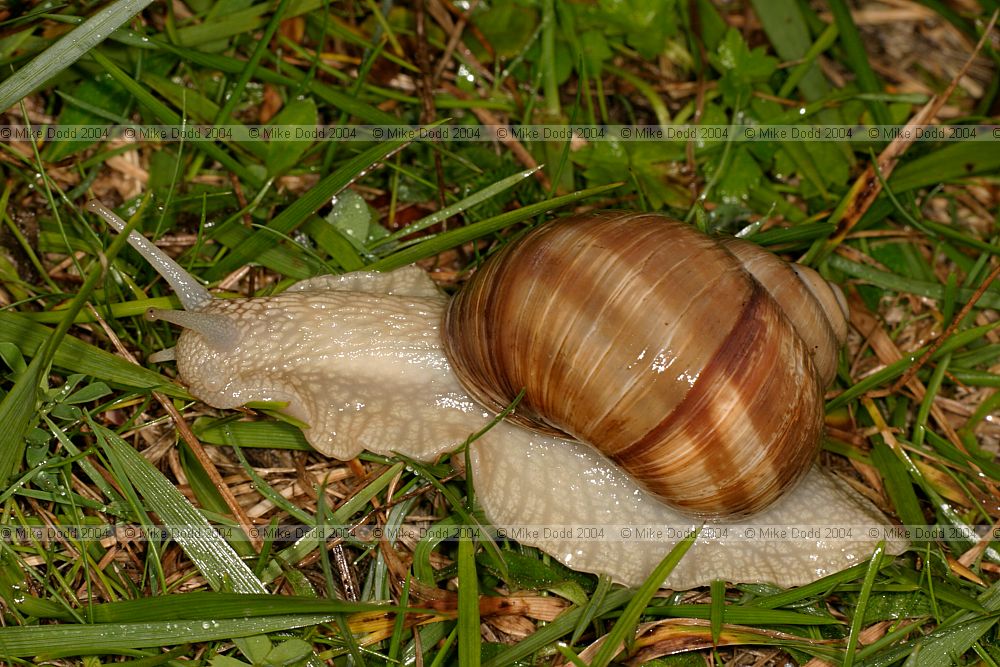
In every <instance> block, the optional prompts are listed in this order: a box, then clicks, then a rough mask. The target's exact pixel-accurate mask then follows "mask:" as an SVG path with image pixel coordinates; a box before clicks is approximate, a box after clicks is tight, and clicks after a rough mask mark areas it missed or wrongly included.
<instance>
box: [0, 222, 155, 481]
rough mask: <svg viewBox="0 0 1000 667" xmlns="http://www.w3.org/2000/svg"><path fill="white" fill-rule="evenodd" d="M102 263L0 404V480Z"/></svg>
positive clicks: (111, 250) (8, 471)
mask: <svg viewBox="0 0 1000 667" xmlns="http://www.w3.org/2000/svg"><path fill="white" fill-rule="evenodd" d="M137 220H138V217H137V218H136V219H135V220H133V221H132V222H131V223H130V224H129V225H127V226H126V227H125V230H124V233H123V234H122V235H121V236H119V237H118V238H116V239H115V240H114V241H112V243H111V245H110V246H109V247H108V251H107V253H106V258H107V261H108V262H110V261H111V260H112V259H114V257H115V256H116V255H117V254H118V252H119V251H121V249H122V248H123V247H124V246H125V239H126V237H127V236H128V234H129V233H130V232H131V231H132V229H133V228H134V226H135V223H136V221H137ZM103 266H104V265H103V264H102V263H101V262H94V263H93V264H92V265H91V266H90V268H89V269H88V272H87V278H86V279H85V280H84V282H83V285H82V286H81V287H80V291H79V292H77V294H76V296H75V297H73V301H72V302H70V305H69V307H68V308H66V311H65V314H64V316H63V319H62V321H61V322H59V325H58V326H57V327H56V328H55V330H54V331H53V332H52V334H51V335H50V336H49V337H48V339H47V340H46V341H45V344H44V346H42V347H41V348H40V351H39V353H38V354H37V356H35V358H34V359H32V360H31V364H29V365H28V368H27V370H26V371H25V372H24V373H23V374H22V375H21V377H19V378H18V380H17V382H16V383H15V384H14V387H13V389H11V390H10V393H8V394H7V395H6V396H5V397H4V399H3V402H2V403H0V480H4V481H6V480H9V479H10V476H11V475H13V474H14V472H15V471H16V470H17V467H18V464H19V463H20V462H21V457H22V456H23V454H24V448H25V445H26V444H27V442H26V440H25V438H24V436H25V434H26V433H27V431H28V428H29V427H30V426H31V424H32V422H33V421H34V420H35V419H37V415H36V413H35V411H36V409H37V408H38V402H39V388H40V387H41V384H42V380H43V378H44V377H45V376H46V375H47V374H48V370H49V365H50V364H51V363H52V359H53V357H54V356H55V354H56V352H57V351H58V350H59V347H60V344H61V343H62V341H63V338H64V337H65V336H66V333H67V332H68V331H69V329H70V327H71V326H72V325H73V320H74V319H75V317H76V315H77V313H79V312H80V310H81V309H82V308H83V306H84V304H85V303H87V299H89V298H90V294H91V292H93V291H94V288H95V287H96V286H97V283H98V281H99V280H100V279H101V276H102V275H103V274H104V270H103Z"/></svg>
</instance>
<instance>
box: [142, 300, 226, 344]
mask: <svg viewBox="0 0 1000 667" xmlns="http://www.w3.org/2000/svg"><path fill="white" fill-rule="evenodd" d="M146 318H147V319H149V320H164V321H165V322H170V323H171V324H176V325H177V326H179V327H183V328H185V329H190V330H191V331H194V332H195V333H197V334H198V335H200V336H201V337H202V338H203V339H204V340H205V342H206V343H207V344H208V345H210V346H212V347H213V348H214V349H215V350H217V351H218V352H231V351H233V350H234V349H235V348H236V346H237V345H239V343H240V338H241V336H240V330H239V327H238V326H236V322H235V321H234V320H233V318H231V317H229V316H227V315H223V314H222V313H205V312H199V311H192V310H166V309H163V308H150V309H149V310H147V311H146Z"/></svg>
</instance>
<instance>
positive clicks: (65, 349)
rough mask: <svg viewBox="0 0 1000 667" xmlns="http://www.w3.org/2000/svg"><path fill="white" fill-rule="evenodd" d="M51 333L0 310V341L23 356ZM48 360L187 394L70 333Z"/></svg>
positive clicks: (29, 354) (122, 382)
mask: <svg viewBox="0 0 1000 667" xmlns="http://www.w3.org/2000/svg"><path fill="white" fill-rule="evenodd" d="M52 334H53V330H52V329H50V328H49V327H46V326H43V325H41V324H38V323H36V322H33V321H32V320H30V319H28V318H27V317H25V316H24V315H20V314H18V313H11V312H0V341H2V342H10V343H14V344H15V345H17V347H18V349H19V350H20V351H21V354H23V355H25V356H26V357H32V356H35V355H36V354H37V353H38V351H39V349H40V348H41V346H42V345H43V344H44V343H45V341H46V340H48V339H49V338H50V337H51V336H52ZM52 364H53V365H54V366H56V367H58V368H63V369H66V370H68V371H71V372H73V373H83V374H85V375H90V376H91V377H94V378H97V379H99V380H103V381H105V382H109V383H111V384H114V385H118V386H122V387H130V388H135V389H155V390H157V391H162V392H163V393H165V394H167V395H168V396H174V397H177V398H190V396H189V395H188V393H187V392H186V391H184V390H183V389H182V388H181V387H179V386H178V385H176V384H174V383H173V382H171V381H170V379H169V378H166V377H164V376H162V375H160V374H159V373H157V372H155V371H151V370H149V369H147V368H143V367H142V366H137V365H135V364H133V363H131V362H129V361H126V360H125V359H122V358H121V357H119V356H117V355H114V354H111V353H110V352H105V351H104V350H102V349H100V348H98V347H95V346H93V345H90V344H89V343H84V342H83V341H82V340H79V339H77V338H74V337H72V336H68V337H66V338H65V339H63V341H62V342H61V343H60V344H59V346H58V347H57V348H56V351H55V354H54V355H53V356H52Z"/></svg>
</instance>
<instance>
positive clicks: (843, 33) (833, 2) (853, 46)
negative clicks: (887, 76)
mask: <svg viewBox="0 0 1000 667" xmlns="http://www.w3.org/2000/svg"><path fill="white" fill-rule="evenodd" d="M827 5H828V6H829V7H830V11H831V12H832V13H833V20H834V23H835V25H836V26H837V32H838V33H839V34H840V45H841V46H842V47H843V48H844V53H845V54H846V55H847V62H848V64H849V65H850V67H851V69H852V70H853V71H854V76H855V80H856V81H857V82H858V87H860V88H861V90H862V91H864V92H866V93H881V92H882V86H881V84H879V82H878V78H877V77H876V76H875V71H874V70H873V69H872V66H871V64H870V63H869V62H868V52H867V51H866V50H865V46H864V44H862V42H861V34H860V33H859V32H858V26H857V25H855V23H854V19H853V18H852V17H851V10H850V8H849V7H848V6H847V3H846V2H844V0H828V2H827ZM865 104H866V105H867V106H868V110H869V111H870V112H871V114H872V116H873V117H874V119H875V122H876V123H878V124H879V125H887V124H889V123H891V122H892V118H891V116H890V115H889V110H888V109H887V108H886V107H885V105H884V104H883V103H882V102H880V101H878V100H874V99H868V100H865Z"/></svg>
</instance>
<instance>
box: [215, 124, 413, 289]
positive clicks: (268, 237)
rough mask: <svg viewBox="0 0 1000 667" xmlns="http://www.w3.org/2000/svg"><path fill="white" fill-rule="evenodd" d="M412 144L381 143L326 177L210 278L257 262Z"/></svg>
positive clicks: (401, 141)
mask: <svg viewBox="0 0 1000 667" xmlns="http://www.w3.org/2000/svg"><path fill="white" fill-rule="evenodd" d="M409 141H410V140H409V139H405V138H403V139H395V140H393V141H386V142H383V143H379V144H377V145H375V146H372V147H371V148H369V149H368V150H366V151H365V152H363V153H360V154H358V155H356V156H354V157H353V158H351V159H350V160H348V161H346V162H345V163H344V164H343V165H341V167H340V168H339V169H337V171H335V172H333V173H332V174H330V175H329V176H326V177H325V178H324V179H323V180H321V181H320V182H319V183H317V184H316V185H315V186H313V187H312V188H311V189H310V190H309V191H308V192H306V193H305V194H304V195H302V196H301V197H299V198H297V199H296V200H295V201H294V202H292V204H291V205H290V206H288V207H287V208H286V209H285V210H283V211H282V212H281V213H279V214H278V215H277V216H276V217H275V218H274V219H273V220H271V222H270V223H269V224H268V226H267V228H266V229H263V230H258V231H256V232H254V233H253V234H252V235H251V236H250V238H248V239H247V240H246V241H245V242H244V243H241V244H240V245H239V247H237V248H234V249H233V251H232V252H231V253H230V254H229V255H228V256H226V257H225V258H223V259H222V261H220V262H218V263H217V264H216V265H215V266H214V267H213V268H212V270H210V271H209V279H210V280H216V279H218V278H220V277H221V276H224V275H226V274H228V273H229V272H230V271H234V270H236V269H238V268H239V267H241V266H243V265H244V264H246V263H247V262H249V261H251V260H253V259H254V258H255V257H256V256H257V255H259V254H260V253H261V252H263V251H264V250H266V249H267V248H269V247H271V246H272V245H274V240H275V235H274V233H277V234H279V235H281V236H285V235H287V234H290V233H291V232H293V231H295V229H296V228H297V227H299V225H301V224H302V223H304V222H305V221H306V219H307V218H308V217H309V216H311V215H312V214H314V213H315V212H316V211H317V210H318V209H319V207H320V206H323V205H324V204H327V203H329V201H330V199H331V198H332V197H333V196H334V195H336V194H337V193H338V192H340V191H341V190H343V189H344V188H346V187H347V186H348V185H350V184H351V183H352V182H353V181H354V180H355V179H357V178H358V176H359V174H362V173H364V172H365V171H368V170H369V169H371V168H372V167H373V166H374V165H375V164H376V163H378V162H380V161H381V160H384V159H385V158H386V157H388V156H389V155H391V154H392V153H394V152H396V151H398V150H399V149H401V148H402V147H403V146H405V145H406V144H408V143H409ZM268 230H270V231H268Z"/></svg>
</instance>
